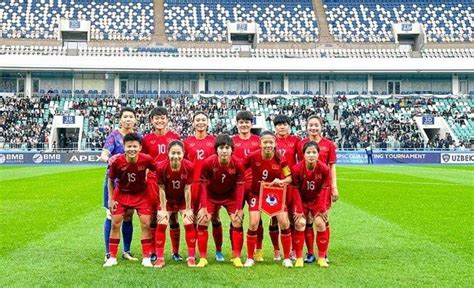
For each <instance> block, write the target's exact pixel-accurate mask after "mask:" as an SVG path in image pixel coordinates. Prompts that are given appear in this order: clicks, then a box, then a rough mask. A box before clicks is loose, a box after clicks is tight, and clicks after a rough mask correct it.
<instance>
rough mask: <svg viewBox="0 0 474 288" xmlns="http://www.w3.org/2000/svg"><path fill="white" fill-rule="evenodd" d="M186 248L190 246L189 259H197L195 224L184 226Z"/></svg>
mask: <svg viewBox="0 0 474 288" xmlns="http://www.w3.org/2000/svg"><path fill="white" fill-rule="evenodd" d="M184 231H185V238H186V246H188V257H192V258H194V257H196V231H195V230H194V224H188V225H184Z"/></svg>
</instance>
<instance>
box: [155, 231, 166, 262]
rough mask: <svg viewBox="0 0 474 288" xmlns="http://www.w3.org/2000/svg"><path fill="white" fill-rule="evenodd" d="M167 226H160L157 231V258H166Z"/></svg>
mask: <svg viewBox="0 0 474 288" xmlns="http://www.w3.org/2000/svg"><path fill="white" fill-rule="evenodd" d="M166 226H167V225H163V224H158V227H157V229H156V235H155V241H156V243H155V246H156V257H157V258H164V257H165V242H166Z"/></svg>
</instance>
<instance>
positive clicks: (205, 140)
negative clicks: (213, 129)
mask: <svg viewBox="0 0 474 288" xmlns="http://www.w3.org/2000/svg"><path fill="white" fill-rule="evenodd" d="M208 123H209V118H208V116H207V114H206V113H204V112H202V111H198V112H196V113H194V116H193V127H194V135H193V136H189V137H188V138H186V139H185V140H184V148H185V149H184V150H185V158H186V159H188V160H190V161H192V162H193V164H194V177H193V185H192V189H191V191H192V192H193V195H192V201H193V207H195V209H197V210H198V211H194V212H195V214H199V213H201V214H202V213H203V212H202V211H200V209H199V208H200V207H199V205H200V203H201V202H202V201H201V199H200V197H203V196H204V195H202V193H201V180H200V177H201V165H202V163H203V162H204V159H206V158H207V157H209V156H211V155H213V154H214V153H215V150H214V142H215V137H214V136H212V135H209V134H208V133H207V128H208V127H209V124H208ZM211 220H212V227H213V229H212V235H213V236H214V237H213V238H214V242H215V244H216V260H217V261H219V262H222V261H224V254H222V242H223V239H222V238H223V237H222V224H221V222H220V220H219V217H218V215H217V216H216V217H214V218H213V219H211Z"/></svg>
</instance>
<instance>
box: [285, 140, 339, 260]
mask: <svg viewBox="0 0 474 288" xmlns="http://www.w3.org/2000/svg"><path fill="white" fill-rule="evenodd" d="M318 153H319V147H318V144H317V143H316V142H314V141H310V142H307V143H305V144H304V146H303V157H304V161H301V162H299V163H298V164H296V165H295V166H294V167H293V169H292V176H293V184H292V185H293V187H294V189H296V190H297V191H299V193H300V195H301V200H302V202H303V209H304V213H305V216H306V221H307V228H308V229H310V232H312V233H306V237H307V239H306V240H307V241H306V243H307V244H308V243H310V244H309V245H308V254H313V253H314V252H313V244H312V243H314V231H313V223H315V224H316V230H317V231H318V232H323V231H324V230H325V229H326V222H327V217H328V216H327V215H328V214H327V210H328V203H327V202H328V195H330V193H331V171H330V169H329V167H328V166H327V165H326V164H324V163H323V162H321V161H319V160H318V157H319V154H318ZM319 235H321V233H318V237H319ZM318 237H317V239H316V243H317V246H318V251H319V252H318V264H319V266H321V267H329V265H328V263H327V261H326V258H325V256H326V255H325V254H326V251H327V245H328V243H327V241H325V239H318Z"/></svg>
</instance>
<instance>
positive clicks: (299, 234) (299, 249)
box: [292, 230, 304, 258]
mask: <svg viewBox="0 0 474 288" xmlns="http://www.w3.org/2000/svg"><path fill="white" fill-rule="evenodd" d="M292 240H293V249H294V250H295V254H296V255H295V256H296V258H302V257H303V246H304V231H297V230H295V231H294V232H293V235H292Z"/></svg>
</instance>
